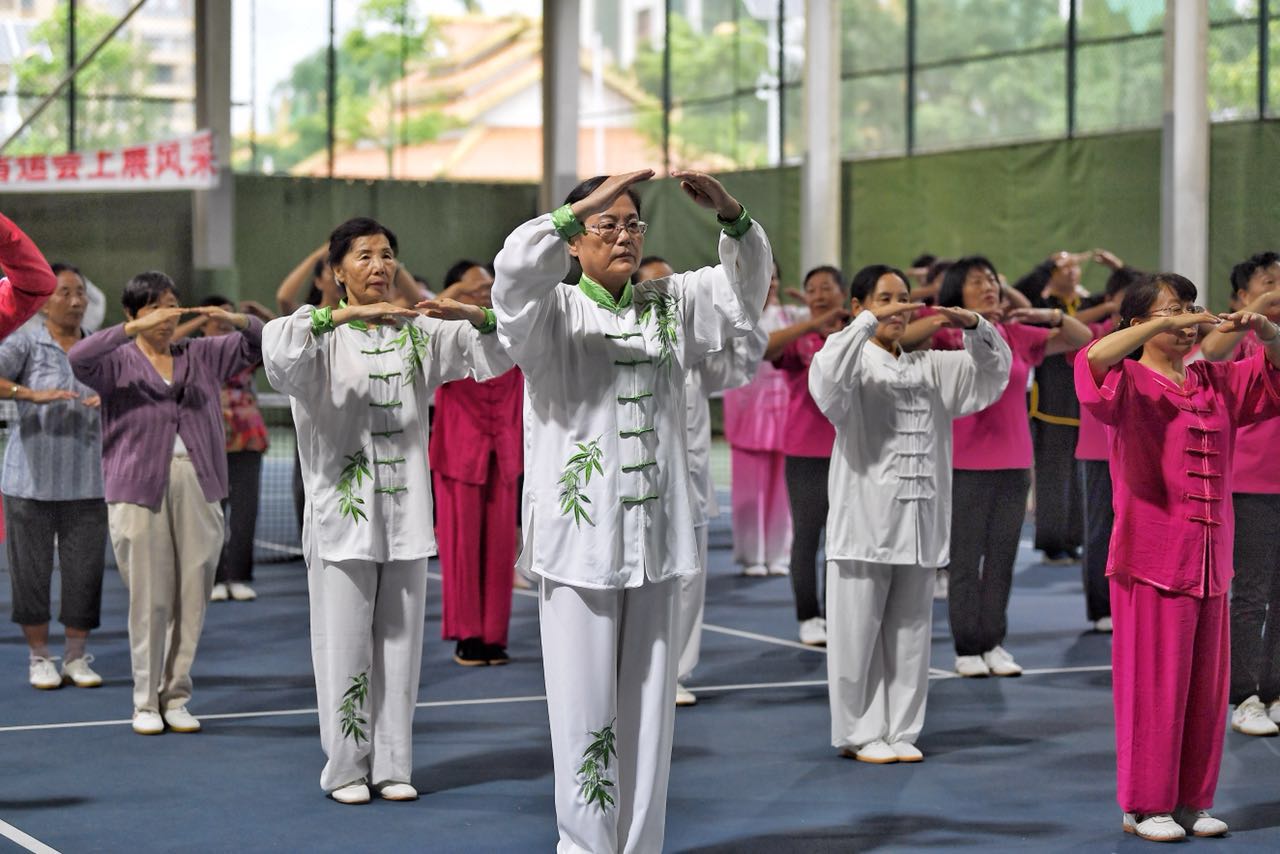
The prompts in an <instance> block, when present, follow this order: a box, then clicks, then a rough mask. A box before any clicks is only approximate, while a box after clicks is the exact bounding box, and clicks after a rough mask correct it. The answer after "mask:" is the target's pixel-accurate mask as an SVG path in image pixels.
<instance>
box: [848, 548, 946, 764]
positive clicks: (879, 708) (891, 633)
mask: <svg viewBox="0 0 1280 854" xmlns="http://www.w3.org/2000/svg"><path fill="white" fill-rule="evenodd" d="M936 573H937V570H936V569H935V568H934V567H921V566H898V565H890V564H883V563H866V562H863V561H858V560H829V561H827V688H828V692H829V694H830V699H831V743H832V744H833V745H834V746H836V747H851V748H854V749H857V748H860V747H862V746H864V745H866V744H869V743H870V742H873V741H876V740H883V741H887V742H890V743H892V742H895V741H904V742H907V743H909V744H914V743H915V740H916V738H918V737H919V735H920V729H921V727H922V726H924V708H925V700H926V698H927V696H928V692H929V646H930V642H931V640H932V634H933V584H934V576H935V575H936Z"/></svg>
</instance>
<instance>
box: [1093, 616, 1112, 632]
mask: <svg viewBox="0 0 1280 854" xmlns="http://www.w3.org/2000/svg"><path fill="white" fill-rule="evenodd" d="M1093 630H1094V631H1095V632H1101V633H1102V634H1104V635H1109V634H1111V618H1110V617H1099V618H1098V619H1096V620H1094V621H1093Z"/></svg>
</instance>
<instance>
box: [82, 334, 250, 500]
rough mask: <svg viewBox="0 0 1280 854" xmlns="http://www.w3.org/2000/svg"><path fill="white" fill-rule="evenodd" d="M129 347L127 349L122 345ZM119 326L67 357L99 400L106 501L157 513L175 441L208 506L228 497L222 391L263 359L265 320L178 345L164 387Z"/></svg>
mask: <svg viewBox="0 0 1280 854" xmlns="http://www.w3.org/2000/svg"><path fill="white" fill-rule="evenodd" d="M126 345H129V346H126ZM132 345H133V339H132V338H130V337H129V336H128V335H125V334H124V325H123V324H121V325H119V326H112V327H109V328H107V329H103V330H102V331H101V332H95V333H94V334H93V335H90V336H88V337H87V338H84V339H81V340H80V341H79V343H77V344H76V345H75V346H74V347H72V348H71V351H70V352H69V353H68V354H67V357H68V358H69V359H70V360H71V368H72V370H73V371H75V375H76V378H77V379H79V380H80V382H82V383H84V384H85V385H87V386H89V387H90V388H92V389H93V390H94V391H96V392H97V393H98V394H99V395H100V396H101V397H102V479H103V486H104V487H105V491H106V499H107V501H108V502H113V501H120V502H125V503H128V504H141V505H142V506H144V507H150V508H151V509H152V510H157V509H159V507H160V501H161V499H162V498H163V497H164V492H165V488H166V487H167V486H168V483H169V462H170V460H171V459H172V458H173V437H174V434H175V433H177V434H179V435H181V436H182V442H183V444H185V445H186V446H187V451H188V452H189V453H190V454H191V463H192V465H194V466H195V470H196V477H197V478H198V479H199V481H200V488H201V489H202V490H203V491H204V497H205V500H206V501H221V500H222V499H223V498H226V497H227V455H226V451H225V449H226V435H225V427H224V426H223V421H222V403H221V400H220V397H219V391H220V389H221V388H222V384H223V383H224V382H226V381H227V380H228V379H230V378H231V377H233V376H235V375H236V374H237V373H239V372H240V371H242V370H244V369H245V368H247V367H249V366H250V365H255V364H257V363H258V362H259V361H261V359H262V321H260V320H258V319H257V318H255V317H250V318H249V326H248V327H247V328H246V329H245V330H244V331H243V332H241V333H240V334H239V335H236V334H231V335H220V336H217V337H212V338H196V339H193V340H190V341H178V342H175V343H174V344H172V345H170V350H171V352H172V353H173V385H166V384H165V382H164V380H162V379H161V378H160V375H159V374H158V373H156V369H155V368H154V367H153V366H152V365H151V362H150V361H148V360H147V357H146V356H145V355H144V354H143V352H142V350H140V349H138V347H136V346H132Z"/></svg>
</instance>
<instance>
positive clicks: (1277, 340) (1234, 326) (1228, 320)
mask: <svg viewBox="0 0 1280 854" xmlns="http://www.w3.org/2000/svg"><path fill="white" fill-rule="evenodd" d="M1219 331H1220V332H1221V333H1222V334H1223V335H1224V336H1226V335H1243V334H1244V333H1245V332H1250V331H1252V332H1253V334H1254V335H1256V336H1257V338H1258V343H1259V344H1261V345H1262V351H1263V352H1264V353H1266V354H1267V361H1268V362H1270V363H1271V366H1272V367H1273V368H1276V369H1280V328H1277V327H1276V325H1275V324H1274V323H1272V322H1271V321H1270V320H1267V318H1266V317H1264V316H1263V315H1261V314H1259V313H1257V312H1256V311H1237V312H1233V313H1231V314H1224V315H1223V316H1222V324H1221V325H1220V326H1218V327H1217V328H1216V329H1215V330H1214V331H1213V332H1212V333H1210V334H1216V333H1218V332H1219ZM1206 337H1207V336H1206ZM1201 349H1203V347H1202V348H1201Z"/></svg>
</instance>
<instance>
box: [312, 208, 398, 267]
mask: <svg viewBox="0 0 1280 854" xmlns="http://www.w3.org/2000/svg"><path fill="white" fill-rule="evenodd" d="M374 234H381V235H385V236H386V238H387V242H388V243H390V244H391V252H392V254H393V255H398V254H400V244H399V243H398V242H397V241H396V236H395V233H394V232H392V231H391V229H389V228H387V227H386V226H385V225H383V224H382V223H380V222H378V221H377V220H376V219H370V218H369V217H367V216H358V217H355V218H354V219H349V220H347V221H346V222H344V223H343V224H342V225H340V226H338V227H337V228H335V229H334V230H333V233H332V234H330V235H329V258H328V261H329V266H330V267H337V266H338V265H340V264H341V263H342V259H343V258H345V257H347V253H348V252H350V251H351V244H352V243H354V242H355V240H356V238H358V237H369V236H370V235H374Z"/></svg>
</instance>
